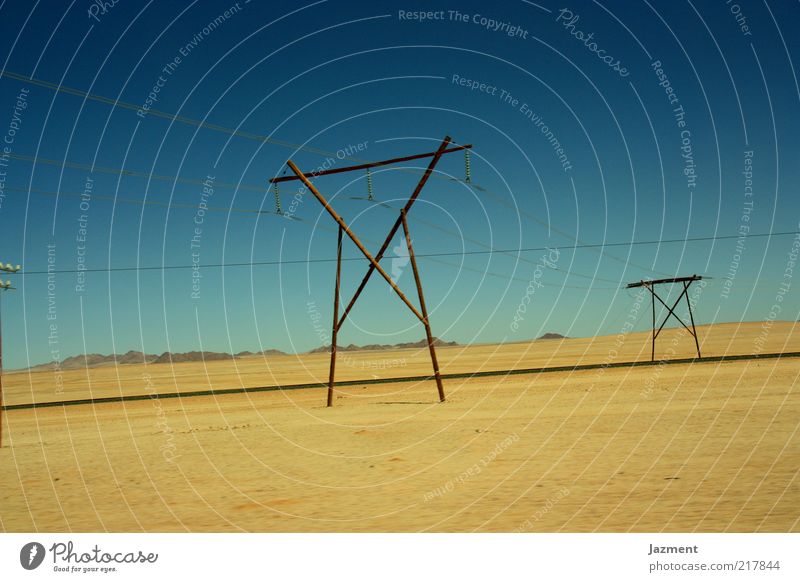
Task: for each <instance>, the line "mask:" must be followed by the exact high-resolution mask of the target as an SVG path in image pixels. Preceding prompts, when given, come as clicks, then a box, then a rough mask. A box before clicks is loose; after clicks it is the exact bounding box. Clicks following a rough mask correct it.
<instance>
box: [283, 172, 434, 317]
mask: <svg viewBox="0 0 800 582" xmlns="http://www.w3.org/2000/svg"><path fill="white" fill-rule="evenodd" d="M287 164H288V165H289V167H290V168H291V169H292V171H293V172H294V173H295V174H296V175H297V177H298V178H300V180H302V182H303V184H305V186H306V188H308V189H309V191H310V192H311V193H312V194H313V195H314V197H315V198H316V199H317V200H319V202H320V204H322V206H323V208H325V210H326V211H327V212H328V214H330V215H331V217H333V219H334V220H335V221H336V222H337V223H338V224H339V226H340V227H341V228H342V230H343V231H344V233H345V234H346V235H347V236H348V237H350V240H352V241H353V243H354V244H355V245H356V246H357V247H358V250H360V251H361V253H362V254H363V255H364V256H365V257H366V258H367V260H368V261H369V262H370V263H371V264H372V267H373V268H374V269H375V270H376V271H378V272H379V273H380V274H381V276H382V277H383V278H384V279H386V282H387V283H388V284H389V286H390V287H391V288H392V289H394V291H395V293H397V295H398V297H400V299H402V300H403V303H405V304H406V306H408V308H409V309H410V310H411V312H412V313H413V314H414V315H416V316H417V318H418V319H419V320H420V321H422V319H423V317H422V314H421V313H420V312H419V311H418V310H417V308H416V307H414V305H412V304H411V302H410V301H409V300H408V298H407V297H406V296H405V295H404V294H403V292H402V291H401V290H400V288H399V287H398V286H397V285H396V284H395V282H394V281H392V278H391V277H390V276H389V275H388V273H386V271H384V270H383V267H381V266H380V265H379V264H378V262H377V261H376V260H375V258H374V257H373V256H372V255H371V254H370V253H369V251H368V250H367V249H366V248H365V247H364V245H363V244H361V241H360V240H359V239H358V237H357V236H356V235H355V234H354V233H353V232H352V231H351V230H350V227H348V226H347V223H346V222H345V221H344V220H343V219H342V217H341V216H339V214H338V213H337V212H336V211H335V210H334V209H333V208H332V207H331V205H330V204H328V201H327V200H326V199H325V197H324V196H323V195H322V194H320V192H319V190H317V188H316V187H315V186H314V184H312V183H311V182H310V181H309V180H308V178H307V177H306V176H305V174H303V172H301V171H300V169H299V168H298V167H297V166H296V165H295V163H294V162H292V161H291V160H289V161H288V162H287Z"/></svg>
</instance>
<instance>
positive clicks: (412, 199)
mask: <svg viewBox="0 0 800 582" xmlns="http://www.w3.org/2000/svg"><path fill="white" fill-rule="evenodd" d="M449 143H450V136H447V137H445V138H444V140H442V143H441V145H440V146H439V149H438V150H436V152H435V153H434V154H433V159H432V160H431V161H430V163H429V164H428V167H427V169H426V170H425V173H424V174H423V175H422V177H421V178H420V180H419V182H418V183H417V187H416V188H414V192H412V194H411V197H410V198H409V199H408V202H406V205H405V206H404V207H403V210H402V211H401V215H400V216H398V217H397V220H396V221H395V223H394V225H393V226H392V228H391V230H390V231H389V234H388V235H386V240H384V241H383V244H382V245H381V248H380V250H379V251H378V254H377V255H375V259H376V261H378V262H380V260H381V259H383V255H384V253H386V249H388V248H389V244H391V242H392V239H393V238H394V235H395V234H397V230H398V229H399V228H400V224H401V222H402V215H403V213H408V211H409V210H410V209H411V207H412V206H413V205H414V202H416V200H417V197H418V196H419V194H420V192H422V188H424V187H425V184H426V183H427V181H428V178H430V176H431V174H432V173H433V169H434V168H435V167H436V164H437V163H439V160H440V159H441V157H442V156H443V155H444V154H445V152H448V151H449V150H448V149H447V146H448V144H449ZM374 270H375V265H374V264H373V263H370V265H369V267H368V268H367V274H366V275H364V278H363V279H362V280H361V283H360V284H359V285H358V288H357V289H356V292H355V293H354V294H353V298H352V299H351V300H350V302H349V303H348V304H347V307H345V310H344V311H343V312H342V317H341V319H340V320H339V326H338V327H339V328H341V327H342V325H344V321H345V319H347V315H348V314H349V313H350V310H351V309H352V308H353V305H355V303H356V301H357V300H358V297H359V296H360V295H361V292H362V291H363V290H364V287H366V286H367V281H369V278H370V277H371V276H372V272H373V271H374Z"/></svg>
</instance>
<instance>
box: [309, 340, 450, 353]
mask: <svg viewBox="0 0 800 582" xmlns="http://www.w3.org/2000/svg"><path fill="white" fill-rule="evenodd" d="M433 345H435V346H436V347H437V348H438V347H447V346H457V345H458V344H457V343H456V342H446V341H443V340H440V339H439V338H433ZM427 347H428V340H420V341H418V342H405V343H400V344H367V345H365V346H357V345H356V344H350V345H347V346H340V345H337V346H336V351H337V352H362V351H372V350H402V349H406V348H427ZM330 351H331V346H330V345H327V346H320V347H318V348H315V349H313V350H311V351H310V352H308V353H309V354H321V353H328V352H330Z"/></svg>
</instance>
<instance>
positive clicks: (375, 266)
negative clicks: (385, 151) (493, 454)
mask: <svg viewBox="0 0 800 582" xmlns="http://www.w3.org/2000/svg"><path fill="white" fill-rule="evenodd" d="M450 142H451V140H450V137H445V138H444V140H443V141H442V143H441V145H440V146H439V149H437V150H436V151H435V152H428V153H424V154H415V155H412V156H405V157H402V158H392V159H389V160H383V161H380V162H369V163H364V164H359V165H356V166H347V167H343V168H333V169H330V170H320V171H316V172H308V173H304V172H301V171H300V169H299V168H298V167H297V166H296V165H295V164H294V162H292V161H291V160H289V161H288V162H287V164H288V166H289V168H291V170H292V172H294V174H295V175H294V176H281V177H277V178H272V179H271V180H270V182H271V183H272V184H277V183H278V182H286V181H289V180H300V181H302V182H303V184H304V185H305V186H306V188H308V190H309V191H310V192H311V193H312V194H313V195H314V197H315V198H316V199H317V200H319V202H320V204H322V207H323V208H324V209H325V211H326V212H327V213H328V214H330V215H331V217H333V219H334V220H335V221H336V223H337V224H338V225H339V235H338V242H337V245H336V283H335V287H334V292H333V326H332V330H333V331H332V333H331V336H332V337H331V366H330V374H329V377H328V406H333V388H334V384H335V372H336V341H337V336H338V333H339V330H340V329H341V328H342V325H343V324H344V321H345V319H347V315H348V314H349V313H350V310H351V309H352V308H353V305H355V303H356V301H357V300H358V297H359V296H360V295H361V292H362V291H363V290H364V287H365V286H366V285H367V281H369V278H370V277H371V276H372V273H373V272H374V271H378V273H379V274H380V275H381V277H383V278H384V279H385V280H386V282H387V283H388V284H389V286H390V287H391V288H392V289H394V291H395V293H397V296H398V297H400V299H401V300H402V301H403V303H405V304H406V306H407V307H408V308H409V309H410V310H411V312H412V313H413V314H414V315H415V316H416V317H417V319H419V320H420V321H421V322H422V325H423V326H424V327H425V334H426V336H427V342H428V350H429V351H430V354H431V363H432V364H433V376H434V379H435V380H436V386H437V388H438V390H439V400H440V401H441V402H444V388H443V386H442V377H441V374H440V373H439V362H438V360H437V359H436V348H435V346H434V340H433V334H432V333H431V324H430V320H429V318H428V309H427V307H426V306H425V296H424V295H423V293H422V281H421V280H420V275H419V269H418V267H417V260H416V257H415V255H414V249H413V247H412V245H411V234H410V232H409V228H408V220H407V215H408V211H409V210H411V207H412V206H413V205H414V202H415V201H416V200H417V197H418V196H419V194H420V192H422V188H423V187H424V186H425V184H426V182H427V181H428V178H429V177H430V175H431V173H433V170H434V168H435V167H436V164H437V163H439V160H440V159H441V157H442V156H443V155H445V154H449V153H453V152H457V151H461V150H467V149H469V148H471V147H472V146H471V145H460V146H452V147H451V146H450ZM423 158H432V159H431V161H430V163H429V164H428V168H427V169H426V170H425V172H424V173H423V174H422V178H420V181H419V183H418V184H417V187H416V188H415V189H414V191H413V192H412V194H411V196H410V197H409V199H408V201H407V202H406V204H405V206H404V207H403V208H402V209H401V210H400V215H399V216H398V217H397V220H396V221H395V223H394V225H393V226H392V228H391V229H390V230H389V234H388V235H387V236H386V240H385V241H384V242H383V245H382V246H381V248H380V249H379V250H378V253H377V254H376V255H375V256H373V255H371V254H370V252H369V251H368V250H367V249H366V248H365V247H364V245H363V244H362V243H361V241H360V240H359V239H358V237H357V236H356V235H355V234H354V233H353V231H352V230H351V229H350V227H349V226H348V225H347V223H345V221H344V220H343V219H342V217H341V216H339V214H338V213H337V212H336V211H335V210H334V209H333V208H332V207H331V205H330V204H329V203H328V201H327V200H326V199H325V197H324V196H323V195H322V194H321V193H320V192H319V190H317V188H316V187H315V186H314V185H313V184H312V183H311V180H310V178H317V177H319V176H325V175H329V174H340V173H342V172H352V171H355V170H369V169H370V168H375V167H378V166H388V165H390V164H399V163H402V162H408V161H411V160H418V159H423ZM401 226H402V228H403V233H404V234H405V242H406V246H407V248H408V256H409V259H410V260H411V269H412V271H413V272H414V281H415V282H416V285H417V294H418V295H419V309H417V308H416V307H415V306H414V305H413V304H412V303H411V301H409V300H408V298H407V297H406V296H405V295H404V294H403V292H402V291H401V290H400V288H399V287H398V286H397V284H396V283H395V282H394V281H393V280H392V278H391V277H390V276H389V275H388V274H387V273H386V271H385V270H384V269H383V267H381V265H380V261H381V259H383V255H384V253H386V249H388V248H389V244H390V243H391V241H392V238H394V235H395V234H396V233H397V231H398V229H399V228H400V227H401ZM342 233H344V234H346V235H347V236H348V237H349V238H350V240H352V241H353V243H354V244H355V245H356V247H358V250H360V251H361V253H362V254H363V255H364V256H365V257H366V258H367V260H368V261H369V268H368V269H367V273H366V275H364V278H363V279H362V280H361V284H360V285H359V286H358V289H357V290H356V292H355V294H354V295H353V298H352V299H351V300H350V303H348V304H347V307H346V308H345V309H344V312H343V313H342V316H341V318H340V317H339V284H340V282H341V271H342Z"/></svg>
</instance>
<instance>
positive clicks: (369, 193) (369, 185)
mask: <svg viewBox="0 0 800 582" xmlns="http://www.w3.org/2000/svg"><path fill="white" fill-rule="evenodd" d="M367 200H370V201H372V200H375V198H373V196H372V173H371V172H370V171H369V168H367Z"/></svg>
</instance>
